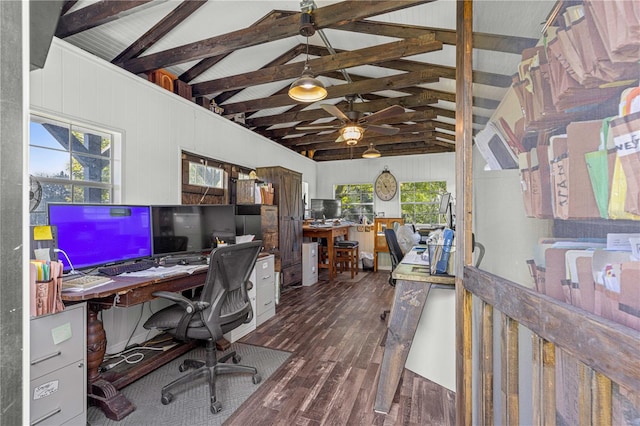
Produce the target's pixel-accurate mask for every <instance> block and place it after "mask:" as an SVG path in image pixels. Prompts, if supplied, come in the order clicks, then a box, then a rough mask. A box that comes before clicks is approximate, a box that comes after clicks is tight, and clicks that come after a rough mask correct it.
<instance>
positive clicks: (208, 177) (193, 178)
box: [189, 161, 226, 189]
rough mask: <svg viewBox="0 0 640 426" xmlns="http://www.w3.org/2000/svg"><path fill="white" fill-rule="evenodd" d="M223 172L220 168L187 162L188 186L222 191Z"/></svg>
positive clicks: (223, 183) (224, 178) (223, 184)
mask: <svg viewBox="0 0 640 426" xmlns="http://www.w3.org/2000/svg"><path fill="white" fill-rule="evenodd" d="M225 183H226V176H225V171H224V170H223V169H221V168H220V167H213V166H209V165H207V164H202V163H196V162H194V161H189V185H197V186H206V187H207V188H220V189H224V187H225Z"/></svg>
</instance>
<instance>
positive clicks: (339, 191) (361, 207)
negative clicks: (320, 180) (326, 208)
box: [333, 183, 374, 223]
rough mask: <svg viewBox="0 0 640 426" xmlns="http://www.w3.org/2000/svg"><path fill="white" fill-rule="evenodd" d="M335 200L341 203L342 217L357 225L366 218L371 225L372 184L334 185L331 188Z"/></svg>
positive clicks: (372, 214)
mask: <svg viewBox="0 0 640 426" xmlns="http://www.w3.org/2000/svg"><path fill="white" fill-rule="evenodd" d="M333 192H334V194H335V196H334V198H335V199H336V200H341V201H342V217H343V218H344V219H347V220H351V221H353V222H356V223H359V222H360V220H361V218H363V217H366V218H367V220H368V221H369V223H373V217H374V212H373V184H372V183H363V184H355V185H336V186H335V187H334V188H333Z"/></svg>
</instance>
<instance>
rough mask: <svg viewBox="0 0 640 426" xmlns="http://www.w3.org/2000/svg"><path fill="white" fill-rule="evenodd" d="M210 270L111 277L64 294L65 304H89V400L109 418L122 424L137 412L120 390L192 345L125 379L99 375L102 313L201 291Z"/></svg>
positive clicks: (177, 348) (171, 351)
mask: <svg viewBox="0 0 640 426" xmlns="http://www.w3.org/2000/svg"><path fill="white" fill-rule="evenodd" d="M207 270H208V266H207V265H202V268H199V269H197V270H196V271H194V272H193V273H190V274H189V273H187V272H184V273H181V274H179V275H173V276H170V277H165V278H161V277H144V278H143V277H126V276H115V277H112V279H113V282H111V283H107V284H103V285H101V286H98V287H94V288H92V289H88V290H85V291H83V292H78V293H72V292H63V293H62V300H63V301H64V302H65V303H74V302H83V301H86V302H87V306H88V309H87V396H88V397H89V398H91V400H92V402H93V403H94V404H96V405H98V406H99V407H100V408H101V409H102V411H104V413H105V415H106V416H107V417H108V418H110V419H113V420H121V419H123V418H124V417H126V416H127V415H129V414H131V413H132V412H133V411H134V410H135V406H134V405H133V404H132V403H131V401H129V400H128V399H127V398H126V397H125V396H124V395H123V394H122V393H120V391H119V390H120V389H122V388H123V387H124V386H126V385H128V384H129V383H131V382H133V381H135V380H137V379H138V378H140V377H142V376H143V375H145V374H147V373H150V372H151V371H154V370H155V369H156V368H158V367H159V366H161V365H163V364H166V363H167V362H169V361H171V360H172V359H174V358H176V357H178V356H180V355H182V354H183V353H185V352H187V351H188V350H190V349H191V348H192V347H193V344H184V345H178V346H175V347H173V348H171V349H169V350H168V351H166V352H163V353H162V354H161V355H160V356H157V357H153V360H152V362H148V363H144V362H143V363H140V365H138V366H137V368H135V369H131V371H130V372H128V373H127V374H126V375H125V376H118V377H109V375H107V374H103V373H100V372H99V371H98V367H100V364H102V361H103V358H104V354H105V351H106V350H107V336H106V334H105V331H104V328H103V326H102V321H101V320H100V319H99V318H98V314H99V313H100V311H102V310H103V309H109V308H111V307H112V306H122V307H128V306H134V305H137V304H140V303H144V302H147V301H149V300H152V299H154V298H155V297H154V296H153V295H152V293H153V292H156V291H170V292H180V291H184V290H189V289H192V288H196V287H199V286H201V285H203V284H204V282H205V279H206V276H207ZM111 376H112V375H111ZM108 379H110V380H108Z"/></svg>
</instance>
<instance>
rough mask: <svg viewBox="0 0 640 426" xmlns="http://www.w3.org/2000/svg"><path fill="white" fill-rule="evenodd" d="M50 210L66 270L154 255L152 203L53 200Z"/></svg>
mask: <svg viewBox="0 0 640 426" xmlns="http://www.w3.org/2000/svg"><path fill="white" fill-rule="evenodd" d="M48 213H49V225H55V226H56V227H57V229H58V248H60V250H62V251H64V253H66V255H67V256H68V257H69V259H67V257H66V256H64V255H61V256H58V257H59V259H60V260H61V261H62V262H63V264H64V268H63V269H64V272H68V271H70V270H71V269H72V268H71V266H73V269H85V268H91V267H98V266H104V265H108V264H113V263H120V262H126V261H130V260H135V259H140V258H145V257H150V256H151V214H150V209H149V206H128V205H113V204H55V203H50V204H49V205H48ZM69 261H70V262H71V265H69Z"/></svg>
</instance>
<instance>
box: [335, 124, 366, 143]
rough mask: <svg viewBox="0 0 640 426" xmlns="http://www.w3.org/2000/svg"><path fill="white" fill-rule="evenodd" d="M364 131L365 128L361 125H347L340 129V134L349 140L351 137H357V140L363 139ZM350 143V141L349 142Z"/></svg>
mask: <svg viewBox="0 0 640 426" xmlns="http://www.w3.org/2000/svg"><path fill="white" fill-rule="evenodd" d="M363 133H364V129H363V128H362V127H360V126H345V127H343V128H342V129H340V135H341V136H342V139H345V140H346V141H349V140H350V139H355V140H356V142H357V141H359V140H360V139H362V134H363ZM347 145H348V143H347Z"/></svg>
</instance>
